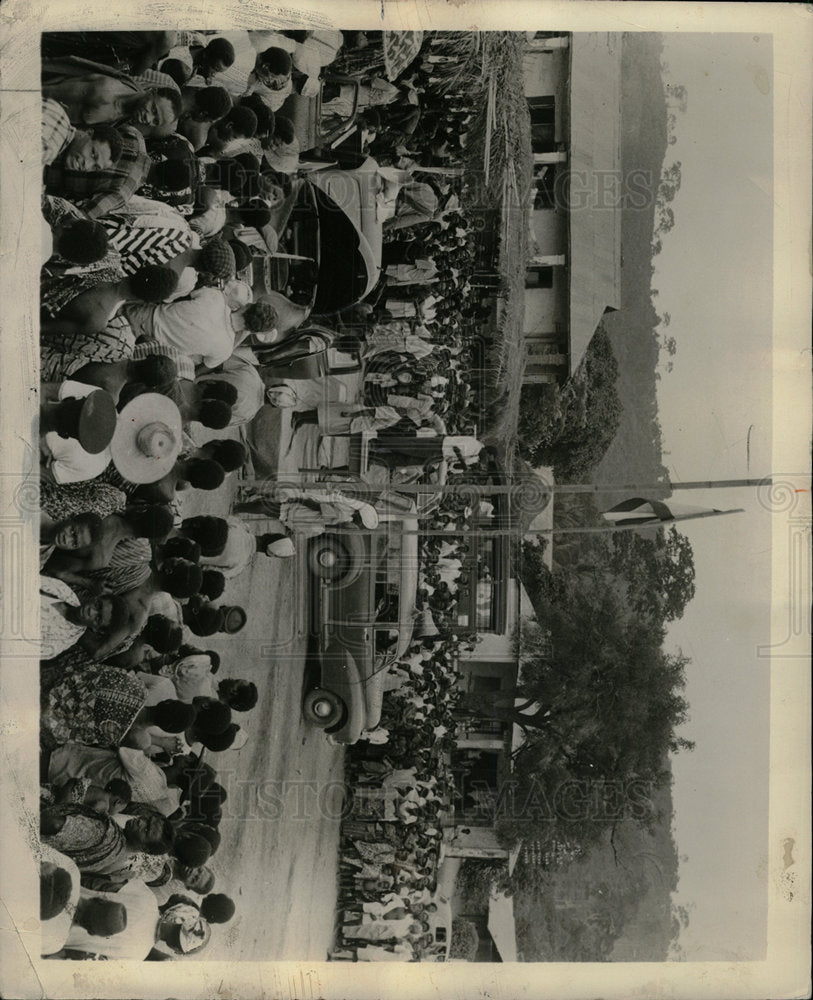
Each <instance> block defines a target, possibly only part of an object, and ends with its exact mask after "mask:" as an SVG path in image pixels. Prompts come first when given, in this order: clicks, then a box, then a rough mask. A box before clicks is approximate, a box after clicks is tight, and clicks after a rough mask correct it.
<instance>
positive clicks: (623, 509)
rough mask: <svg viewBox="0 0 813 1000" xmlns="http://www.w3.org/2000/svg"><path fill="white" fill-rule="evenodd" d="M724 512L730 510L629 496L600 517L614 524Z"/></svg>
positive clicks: (658, 521) (685, 518) (659, 520)
mask: <svg viewBox="0 0 813 1000" xmlns="http://www.w3.org/2000/svg"><path fill="white" fill-rule="evenodd" d="M726 513H730V511H722V510H717V509H716V508H713V507H692V506H690V505H689V504H682V503H673V501H671V500H669V501H668V502H664V501H663V500H646V499H644V498H643V497H630V498H629V499H628V500H622V501H621V503H617V504H616V505H615V507H611V508H610V509H609V510H605V511H604V512H603V513H602V517H603V518H604V519H605V520H606V521H613V522H614V523H616V524H660V523H662V522H664V521H684V520H687V519H688V518H695V517H709V516H711V515H712V514H726Z"/></svg>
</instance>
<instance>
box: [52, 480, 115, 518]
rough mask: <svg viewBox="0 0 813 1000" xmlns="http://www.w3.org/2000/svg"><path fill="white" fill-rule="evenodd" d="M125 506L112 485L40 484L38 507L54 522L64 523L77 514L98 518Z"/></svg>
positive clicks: (92, 483) (96, 483)
mask: <svg viewBox="0 0 813 1000" xmlns="http://www.w3.org/2000/svg"><path fill="white" fill-rule="evenodd" d="M126 505H127V497H126V495H125V494H124V493H123V492H122V491H121V490H118V489H116V488H115V487H114V486H108V485H107V483H98V482H95V481H93V480H88V481H87V482H84V483H52V482H49V481H46V480H43V481H42V482H41V483H40V507H41V508H42V509H43V511H44V512H45V513H46V514H47V515H48V517H50V518H51V519H52V520H54V521H66V520H67V519H68V518H69V517H74V516H75V515H76V514H87V513H93V514H98V515H99V517H102V518H104V517H107V515H108V514H118V513H120V512H121V511H123V510H124V508H125V506H126Z"/></svg>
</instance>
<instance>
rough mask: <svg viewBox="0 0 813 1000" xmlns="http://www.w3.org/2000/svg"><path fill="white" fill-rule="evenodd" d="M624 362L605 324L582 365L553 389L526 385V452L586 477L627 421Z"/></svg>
mask: <svg viewBox="0 0 813 1000" xmlns="http://www.w3.org/2000/svg"><path fill="white" fill-rule="evenodd" d="M617 382H618V363H617V361H616V359H615V355H614V354H613V349H612V345H611V343H610V338H609V337H608V336H607V333H606V331H605V330H604V329H603V328H602V327H599V328H598V330H597V331H596V333H595V334H594V336H593V339H592V340H591V341H590V344H589V346H588V348H587V351H586V352H585V356H584V358H583V359H582V361H581V363H580V365H579V367H578V369H577V370H576V372H575V373H574V374H573V376H572V377H571V378H570V379H569V381H568V382H567V384H566V385H565V386H564V387H563V388H562V389H558V388H555V389H554V390H553V392H552V393H543V394H540V393H539V392H538V387H536V386H526V387H525V388H524V389H523V390H522V395H521V397H520V419H519V423H518V427H517V435H518V438H519V441H520V444H519V452H520V455H521V456H522V457H523V458H524V459H525V460H526V461H528V462H530V463H531V465H534V466H539V465H552V466H553V467H554V471H555V474H556V477H557V479H559V480H562V481H564V480H568V479H569V480H580V479H583V478H585V477H586V476H587V474H588V473H589V472H590V470H591V469H593V468H594V467H595V466H596V465H597V464H598V462H599V461H600V460H601V458H602V456H603V455H604V452H605V451H606V450H607V448H608V447H609V445H610V442H611V441H612V439H613V437H614V436H615V433H616V431H617V430H618V426H619V424H620V422H621V400H620V397H619V394H618V387H617Z"/></svg>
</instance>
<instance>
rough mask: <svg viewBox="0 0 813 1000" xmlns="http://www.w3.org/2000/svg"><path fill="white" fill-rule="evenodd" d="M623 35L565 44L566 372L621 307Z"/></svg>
mask: <svg viewBox="0 0 813 1000" xmlns="http://www.w3.org/2000/svg"><path fill="white" fill-rule="evenodd" d="M620 108H621V35H620V33H616V32H575V33H574V34H573V35H572V36H571V44H570V163H569V167H570V170H571V172H572V173H571V192H570V199H571V200H570V249H569V256H568V263H569V265H570V373H571V374H572V373H573V372H574V371H575V369H576V368H577V367H578V365H579V362H580V361H581V359H582V358H583V357H584V352H585V351H586V350H587V345H588V344H589V343H590V339H591V338H592V336H593V334H594V333H595V331H596V327H597V326H598V325H599V323H600V322H601V317H602V316H603V314H604V312H605V311H606V310H607V309H608V308H612V309H617V308H618V307H619V305H620V290H621V195H622V193H623V185H622V173H621V154H620V143H619V134H620V123H621V110H620Z"/></svg>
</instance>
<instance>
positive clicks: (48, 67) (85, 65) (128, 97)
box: [42, 56, 181, 134]
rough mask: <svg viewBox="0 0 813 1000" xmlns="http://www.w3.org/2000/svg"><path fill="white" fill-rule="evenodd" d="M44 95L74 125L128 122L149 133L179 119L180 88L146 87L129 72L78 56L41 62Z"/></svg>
mask: <svg viewBox="0 0 813 1000" xmlns="http://www.w3.org/2000/svg"><path fill="white" fill-rule="evenodd" d="M42 81H43V83H42V93H43V97H46V98H51V99H53V100H55V101H58V102H59V103H60V104H61V105H62V106H63V107H64V108H65V110H66V112H67V114H68V117H69V119H70V121H71V123H72V124H74V125H100V124H106V123H109V124H129V125H133V126H135V127H136V128H138V129H139V130H141V129H144V130H146V132H147V133H148V134H149V132H150V130H151V129H152V128H154V127H156V126H165V125H167V124H169V123H170V122H172V121H175V120H177V118H178V115H179V114H180V112H181V99H180V94H179V93H178V90H177V88H176V89H172V88H170V87H144V85H143V84H141V83H139V82H138V81H136V80H134V79H133V78H132V77H131V76H128V75H127V74H126V73H122V72H119V71H118V70H115V69H113V68H112V67H110V66H105V65H104V64H102V63H94V62H92V61H91V60H87V59H82V58H80V57H77V56H68V57H65V58H64V59H58V60H49V59H46V60H44V61H43V63H42Z"/></svg>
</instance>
